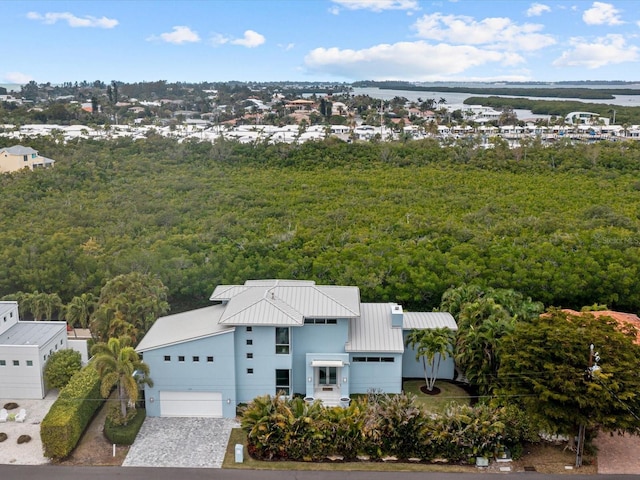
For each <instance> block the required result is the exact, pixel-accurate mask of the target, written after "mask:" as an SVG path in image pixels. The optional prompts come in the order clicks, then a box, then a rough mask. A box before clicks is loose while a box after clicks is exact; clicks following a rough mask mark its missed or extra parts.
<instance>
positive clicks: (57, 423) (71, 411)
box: [40, 365, 104, 460]
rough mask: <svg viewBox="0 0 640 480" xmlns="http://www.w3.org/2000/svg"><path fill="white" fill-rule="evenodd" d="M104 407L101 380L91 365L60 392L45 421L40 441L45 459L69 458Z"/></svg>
mask: <svg viewBox="0 0 640 480" xmlns="http://www.w3.org/2000/svg"><path fill="white" fill-rule="evenodd" d="M103 403H104V398H102V396H101V395H100V376H99V375H98V372H97V371H96V369H95V368H94V367H93V366H92V365H87V366H86V367H85V368H83V369H82V370H80V371H79V372H77V373H76V374H75V375H74V376H73V377H72V378H71V380H70V381H69V383H68V384H67V386H66V387H64V388H63V389H62V390H61V391H60V394H59V395H58V399H57V400H56V401H55V402H54V404H53V405H52V406H51V409H50V410H49V413H47V415H46V416H45V417H44V419H43V420H42V424H41V425H40V438H41V439H42V447H43V449H44V456H45V457H47V458H51V459H54V460H60V459H63V458H65V457H67V456H68V455H69V454H70V453H71V452H72V451H73V449H74V448H75V446H76V445H77V443H78V441H79V440H80V437H81V436H82V433H83V432H84V430H85V428H86V427H87V425H88V424H89V422H90V421H91V419H92V418H93V415H94V413H95V412H96V410H98V408H100V406H101V405H102V404H103Z"/></svg>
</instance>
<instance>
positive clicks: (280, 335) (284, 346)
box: [276, 327, 290, 355]
mask: <svg viewBox="0 0 640 480" xmlns="http://www.w3.org/2000/svg"><path fill="white" fill-rule="evenodd" d="M289 346H290V345H289V327H276V353H278V354H285V355H287V354H289Z"/></svg>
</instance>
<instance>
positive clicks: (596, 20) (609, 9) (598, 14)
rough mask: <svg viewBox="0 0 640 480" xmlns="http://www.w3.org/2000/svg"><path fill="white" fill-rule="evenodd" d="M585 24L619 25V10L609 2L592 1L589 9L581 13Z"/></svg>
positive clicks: (620, 21) (621, 22)
mask: <svg viewBox="0 0 640 480" xmlns="http://www.w3.org/2000/svg"><path fill="white" fill-rule="evenodd" d="M582 20H584V23H586V24H587V25H621V24H623V23H624V22H623V21H622V20H621V19H620V11H619V10H618V9H617V8H615V7H614V6H613V5H612V4H610V3H604V2H593V5H592V6H591V8H590V9H588V10H585V11H584V13H583V14H582Z"/></svg>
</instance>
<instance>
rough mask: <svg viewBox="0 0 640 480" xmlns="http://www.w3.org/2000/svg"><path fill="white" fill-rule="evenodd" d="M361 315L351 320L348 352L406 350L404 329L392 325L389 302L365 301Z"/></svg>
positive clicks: (393, 351) (394, 351)
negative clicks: (403, 337)
mask: <svg viewBox="0 0 640 480" xmlns="http://www.w3.org/2000/svg"><path fill="white" fill-rule="evenodd" d="M360 312H361V316H360V318H357V319H352V320H351V321H350V322H349V341H348V342H347V344H346V345H345V351H346V352H350V353H351V352H390V353H402V352H404V342H403V339H402V329H400V328H393V327H392V326H391V307H390V305H389V304H388V303H363V304H361V305H360Z"/></svg>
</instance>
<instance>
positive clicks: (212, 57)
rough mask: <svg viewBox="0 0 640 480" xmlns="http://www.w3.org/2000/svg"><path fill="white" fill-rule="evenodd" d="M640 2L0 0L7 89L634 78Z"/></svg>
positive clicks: (1, 71) (1, 68) (1, 79)
mask: <svg viewBox="0 0 640 480" xmlns="http://www.w3.org/2000/svg"><path fill="white" fill-rule="evenodd" d="M639 7H640V2H639V1H638V0H617V1H611V2H609V1H601V2H597V1H583V0H573V1H571V0H560V1H544V0H541V1H537V2H531V1H522V0H498V1H489V0H455V1H454V0H441V1H422V0H198V1H191V0H181V1H169V0H159V1H152V0H146V1H134V0H111V1H99V0H92V1H66V2H63V1H55V0H47V1H28V0H21V1H17V0H3V2H2V5H1V9H0V11H1V12H2V13H1V16H2V19H3V21H2V24H3V26H2V29H0V41H1V43H2V45H3V47H4V48H3V49H2V50H3V51H2V56H1V57H0V58H1V59H0V83H25V82H28V81H30V80H35V81H36V82H38V83H42V82H51V83H61V82H65V81H81V80H88V81H93V80H102V81H104V82H109V81H111V80H119V81H124V82H141V81H153V80H167V81H170V82H173V81H183V82H202V81H230V80H240V81H286V80H294V81H295V80H297V81H346V82H351V81H356V80H407V81H427V82H428V81H530V80H535V81H560V80H633V81H635V80H640V8H639Z"/></svg>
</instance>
